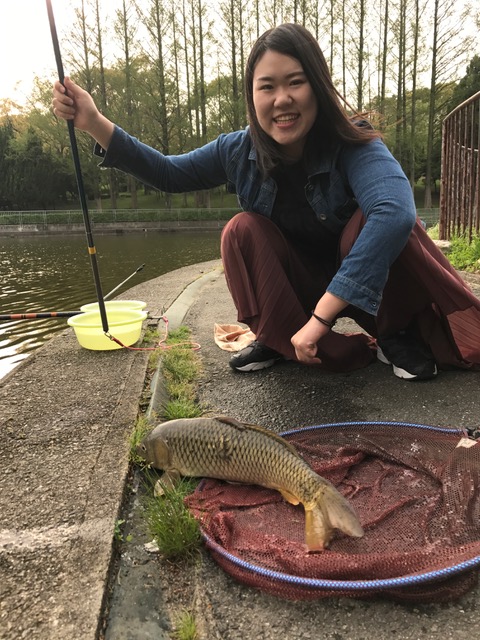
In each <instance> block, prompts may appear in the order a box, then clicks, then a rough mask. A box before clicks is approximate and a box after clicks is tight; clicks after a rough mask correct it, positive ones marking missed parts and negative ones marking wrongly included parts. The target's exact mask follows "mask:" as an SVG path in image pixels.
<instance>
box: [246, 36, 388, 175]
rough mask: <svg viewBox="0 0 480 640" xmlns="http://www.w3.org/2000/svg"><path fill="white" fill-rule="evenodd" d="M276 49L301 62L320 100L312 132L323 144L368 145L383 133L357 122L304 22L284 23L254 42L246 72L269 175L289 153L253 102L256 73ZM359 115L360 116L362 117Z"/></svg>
mask: <svg viewBox="0 0 480 640" xmlns="http://www.w3.org/2000/svg"><path fill="white" fill-rule="evenodd" d="M269 50H271V51H276V52H277V53H281V54H283V55H287V56H290V57H292V58H295V59H296V60H298V61H299V62H300V64H301V65H302V67H303V70H304V72H305V74H306V76H307V78H308V81H309V83H310V86H311V87H312V90H313V93H314V94H315V97H316V99H317V109H318V113H317V118H316V121H315V123H314V125H313V127H312V130H311V131H312V132H314V133H315V134H316V136H317V135H318V137H319V139H320V140H321V144H322V146H327V147H328V146H330V145H333V144H334V143H335V142H344V143H349V144H365V143H367V142H370V141H371V140H372V139H373V138H376V137H379V136H380V134H379V133H378V132H376V131H374V130H373V129H372V128H371V127H364V126H358V125H356V124H354V118H352V117H351V116H349V115H348V114H347V112H346V111H345V109H344V107H343V106H342V104H341V102H343V103H344V104H346V101H345V99H344V98H343V97H342V96H341V94H340V93H339V92H338V91H337V89H336V88H335V86H334V84H333V81H332V77H331V75H330V71H329V69H328V65H327V62H326V60H325V57H324V55H323V53H322V50H321V49H320V46H319V44H318V42H317V41H316V40H315V38H314V37H313V35H312V34H311V33H310V31H308V30H307V29H305V27H302V25H300V24H282V25H280V26H278V27H275V28H274V29H270V30H269V31H266V32H265V33H264V34H263V35H261V36H260V37H259V38H258V40H257V41H256V42H255V44H254V45H253V48H252V50H251V52H250V55H249V57H248V61H247V68H246V71H245V98H246V102H247V113H248V119H249V124H250V135H251V137H252V140H253V143H254V145H255V149H256V153H257V163H258V166H259V169H260V170H261V171H262V173H263V174H264V175H265V176H267V175H270V174H271V173H272V171H273V170H274V169H275V168H276V167H277V166H278V165H279V164H281V163H282V162H283V161H285V159H286V156H285V153H284V152H283V151H282V148H281V145H279V144H277V143H276V142H275V141H274V140H273V139H272V138H271V137H270V136H269V135H268V134H267V133H265V131H263V129H262V128H261V126H260V125H259V123H258V119H257V114H256V112H255V107H254V105H253V74H254V70H255V66H256V64H257V62H258V61H259V59H260V58H261V57H262V55H263V54H264V53H265V52H266V51H269ZM358 119H359V118H357V120H358Z"/></svg>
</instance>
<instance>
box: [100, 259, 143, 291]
mask: <svg viewBox="0 0 480 640" xmlns="http://www.w3.org/2000/svg"><path fill="white" fill-rule="evenodd" d="M144 266H145V263H143V264H141V265H140V266H139V267H138V268H137V269H135V271H134V272H133V273H132V274H131V275H129V276H128V278H125V280H124V281H123V282H121V283H120V284H118V285H117V286H116V287H115V289H112V290H111V291H109V292H108V293H107V295H106V296H104V298H103V299H104V300H108V298H110V296H112V295H113V294H114V293H115V291H117V290H118V289H120V287H123V285H124V284H125V283H126V282H128V281H129V280H130V278H133V276H134V275H136V274H137V273H138V272H139V271H141V270H142V269H143V267H144Z"/></svg>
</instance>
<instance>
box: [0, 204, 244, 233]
mask: <svg viewBox="0 0 480 640" xmlns="http://www.w3.org/2000/svg"><path fill="white" fill-rule="evenodd" d="M238 211H239V209H231V208H224V209H109V210H105V211H96V210H94V211H90V218H91V222H92V226H95V225H98V224H112V225H115V224H123V223H132V224H138V225H142V224H143V223H145V224H148V223H154V224H155V223H160V224H165V223H168V224H169V225H171V226H174V227H177V226H178V227H181V226H182V224H183V223H190V224H191V223H192V222H205V221H213V222H215V221H217V222H220V221H225V220H229V219H230V218H231V217H232V216H234V215H235V213H237V212H238ZM7 225H8V226H15V227H19V228H21V227H26V226H29V225H34V226H37V227H41V228H45V229H46V228H48V227H50V226H51V225H83V215H82V212H81V211H78V210H64V211H0V228H1V227H2V226H7Z"/></svg>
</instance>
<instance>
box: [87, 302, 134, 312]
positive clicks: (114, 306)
mask: <svg viewBox="0 0 480 640" xmlns="http://www.w3.org/2000/svg"><path fill="white" fill-rule="evenodd" d="M104 304H105V309H106V310H107V313H108V312H109V311H110V310H112V311H116V310H118V309H140V310H141V309H145V307H146V306H147V303H146V302H142V301H141V300H106V301H105V303H104ZM80 311H99V306H98V302H89V303H88V304H84V305H82V306H81V307H80Z"/></svg>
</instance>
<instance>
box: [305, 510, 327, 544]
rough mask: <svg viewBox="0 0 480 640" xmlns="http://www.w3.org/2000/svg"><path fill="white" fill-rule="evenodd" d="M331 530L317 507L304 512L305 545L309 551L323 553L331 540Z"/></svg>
mask: <svg viewBox="0 0 480 640" xmlns="http://www.w3.org/2000/svg"><path fill="white" fill-rule="evenodd" d="M332 534H333V529H332V527H331V526H330V524H329V522H328V519H327V518H325V516H324V514H323V512H322V510H321V509H319V508H318V507H314V508H313V509H308V510H307V509H306V510H305V543H306V545H307V548H308V550H309V551H323V550H324V549H325V548H326V547H328V543H329V542H330V540H331V539H332Z"/></svg>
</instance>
